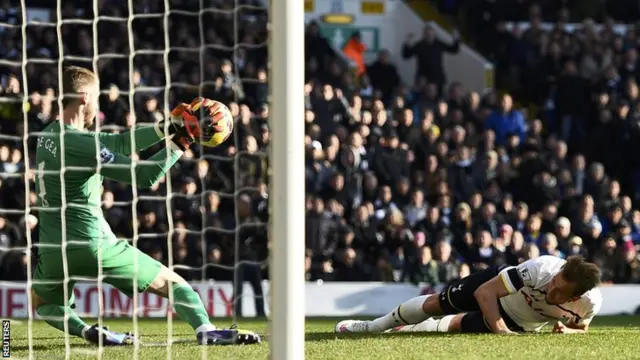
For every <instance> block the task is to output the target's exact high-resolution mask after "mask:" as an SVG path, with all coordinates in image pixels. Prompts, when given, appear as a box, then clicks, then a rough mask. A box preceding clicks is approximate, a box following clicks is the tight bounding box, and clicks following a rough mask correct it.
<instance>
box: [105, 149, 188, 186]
mask: <svg viewBox="0 0 640 360" xmlns="http://www.w3.org/2000/svg"><path fill="white" fill-rule="evenodd" d="M108 151H110V150H109V149H108V148H106V147H105V148H103V150H102V152H104V153H105V156H106V157H107V159H108V160H107V161H108V162H106V163H103V167H102V170H101V174H102V175H103V176H104V177H106V178H108V179H111V180H116V181H120V182H124V183H127V184H133V182H134V181H133V176H132V173H131V166H132V165H131V159H130V158H128V157H126V156H123V155H121V154H116V153H113V152H111V153H110V154H108V153H107V152H108ZM183 152H184V151H183V150H182V149H180V148H179V147H178V146H177V145H175V144H174V143H173V142H170V143H169V146H168V149H161V150H158V152H157V153H155V154H154V155H153V156H152V157H150V158H149V159H148V160H145V161H143V162H138V163H136V166H135V171H134V172H135V184H136V186H138V187H140V188H150V187H152V186H153V185H154V184H155V183H157V182H158V181H160V179H161V178H162V177H163V176H164V175H165V174H166V173H167V172H168V171H169V170H170V169H171V167H172V166H173V165H174V164H175V163H176V162H177V161H178V160H179V159H180V157H181V156H182V153H183ZM102 156H103V155H102V153H101V157H102ZM109 158H110V159H111V160H109Z"/></svg>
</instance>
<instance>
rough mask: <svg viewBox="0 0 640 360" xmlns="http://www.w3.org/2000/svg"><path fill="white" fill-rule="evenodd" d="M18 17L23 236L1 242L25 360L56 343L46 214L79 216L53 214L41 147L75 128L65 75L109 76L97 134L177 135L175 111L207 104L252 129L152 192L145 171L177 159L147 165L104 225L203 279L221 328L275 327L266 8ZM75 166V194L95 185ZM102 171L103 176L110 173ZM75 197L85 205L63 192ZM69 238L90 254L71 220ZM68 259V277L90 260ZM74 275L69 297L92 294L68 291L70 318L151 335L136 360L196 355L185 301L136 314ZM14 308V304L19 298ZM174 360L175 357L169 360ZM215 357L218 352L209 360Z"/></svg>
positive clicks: (13, 175)
mask: <svg viewBox="0 0 640 360" xmlns="http://www.w3.org/2000/svg"><path fill="white" fill-rule="evenodd" d="M2 4H3V6H5V7H4V8H2V9H0V39H1V40H2V41H0V42H1V43H2V45H0V52H2V57H0V69H1V72H0V74H1V88H2V91H1V93H0V163H2V164H3V168H2V169H1V171H2V172H1V174H0V175H1V176H0V184H1V185H0V190H1V191H2V196H1V198H2V199H1V200H0V230H1V232H2V234H7V233H10V235H8V237H6V236H0V246H1V250H0V256H2V260H1V261H2V268H3V269H5V271H3V273H2V278H0V281H2V287H3V288H4V291H5V293H6V292H10V291H13V293H12V294H11V295H10V303H7V302H6V301H5V302H3V305H2V307H1V308H2V317H3V318H13V319H16V320H17V322H16V323H17V324H18V327H24V328H26V331H25V332H24V339H23V343H22V346H21V347H20V348H21V349H23V352H22V353H18V354H15V355H16V356H17V357H25V358H26V357H28V358H32V357H33V356H34V353H36V356H37V351H38V350H37V349H38V343H37V342H38V337H39V336H40V335H39V333H38V332H37V331H35V329H36V324H37V323H38V322H41V321H40V320H39V319H38V315H37V314H36V312H35V311H34V310H33V309H32V307H31V305H32V298H31V295H30V294H31V288H32V285H33V281H32V280H31V279H32V277H33V272H34V269H35V266H36V260H37V254H38V251H39V250H40V248H41V246H40V244H39V239H38V236H39V235H38V227H39V224H38V214H39V213H40V212H42V211H58V212H61V214H62V215H61V216H62V217H63V219H64V216H65V215H64V214H65V209H66V208H67V207H68V204H66V203H65V200H64V199H65V196H64V195H63V196H62V199H63V200H62V202H63V203H62V206H61V207H57V208H46V209H45V208H42V207H40V206H39V205H38V198H39V197H40V196H42V195H43V194H42V191H43V190H42V187H41V189H40V193H36V188H35V182H36V181H35V180H36V178H38V177H39V176H44V172H43V171H42V169H39V168H38V166H39V164H37V161H36V157H35V155H36V149H37V147H38V146H44V147H46V146H47V144H46V143H43V144H39V143H38V138H39V135H41V134H42V133H41V131H42V130H43V129H44V128H45V127H46V126H47V125H48V124H49V123H51V122H53V121H55V120H56V118H57V117H58V116H59V115H60V109H61V106H62V102H61V97H60V96H59V94H60V89H61V79H62V70H63V69H64V68H65V67H66V66H69V65H78V66H82V67H85V68H88V69H91V70H93V71H94V72H95V73H96V74H98V75H99V78H100V86H101V96H100V109H99V111H100V113H99V115H98V117H97V118H96V122H95V130H96V131H102V132H110V133H123V132H125V131H126V130H128V129H131V128H134V127H136V126H138V125H140V124H151V123H155V122H158V121H160V120H163V119H167V117H168V114H169V111H170V109H171V108H172V107H174V106H176V105H177V104H178V103H180V102H190V101H191V99H193V98H195V97H196V96H204V97H208V98H212V99H216V100H220V101H223V102H225V103H226V104H227V105H228V106H229V108H230V109H231V111H232V113H233V114H234V115H235V116H236V118H237V121H236V126H235V130H234V134H233V136H232V138H231V139H230V140H229V141H227V143H225V144H224V145H223V146H220V147H218V148H215V149H211V148H202V147H199V146H193V147H192V148H191V149H190V150H188V151H186V153H185V154H184V155H183V156H182V158H181V159H180V161H179V163H177V164H176V165H175V166H174V167H173V168H172V170H171V171H170V173H168V174H167V176H166V177H164V178H163V179H162V180H161V181H160V182H159V183H158V184H156V185H154V186H153V187H151V188H150V189H140V188H139V187H138V186H137V184H136V183H135V169H134V168H135V166H137V165H138V166H139V165H140V164H143V163H144V162H145V161H146V159H147V158H148V157H149V156H150V154H153V153H155V152H156V151H157V150H159V149H161V148H162V147H164V146H165V145H166V144H165V143H164V142H161V143H160V144H158V145H156V146H154V147H152V148H150V149H148V150H145V151H141V152H138V153H134V154H132V155H131V158H132V159H133V160H134V161H133V166H132V169H131V174H132V177H134V179H133V180H134V184H133V186H129V185H124V184H122V183H117V182H114V181H109V180H107V179H105V181H104V184H103V187H102V188H101V189H100V191H101V193H102V195H101V198H102V209H101V210H102V212H103V214H104V217H105V219H106V220H107V222H108V223H109V225H110V227H111V229H112V230H113V232H114V233H115V235H116V236H118V238H121V239H125V241H129V242H130V243H131V244H132V245H134V246H136V247H138V248H139V249H141V250H142V251H144V252H145V253H147V254H149V255H150V256H151V257H153V258H155V259H157V260H159V261H161V262H162V263H164V264H166V265H167V266H168V267H170V268H173V269H174V270H175V271H176V272H177V273H178V274H180V275H182V276H183V277H184V278H185V279H187V280H188V281H189V282H190V284H191V285H192V286H193V287H194V288H195V289H196V291H198V293H199V294H200V296H201V298H202V299H203V303H204V304H205V306H206V308H207V311H208V312H209V315H210V317H211V318H212V322H214V323H215V324H216V325H218V326H227V325H229V324H230V323H232V322H235V320H236V318H237V317H240V316H256V315H257V316H264V315H266V313H267V312H268V308H269V306H268V304H267V303H266V300H267V299H268V296H267V290H268V287H267V286H266V285H264V283H263V279H264V278H265V277H266V271H267V266H266V265H267V262H266V261H267V249H268V240H267V227H266V223H267V212H268V196H267V183H268V171H267V169H268V163H267V157H266V149H267V146H268V144H269V139H270V131H269V124H268V122H267V116H268V114H269V107H268V103H267V96H268V89H267V74H268V71H267V21H268V16H267V4H266V1H263V0H172V1H169V0H164V1H163V0H135V1H134V0H111V1H110V0H104V1H103V0H93V1H82V0H54V1H25V0H20V1H18V0H9V1H4V2H3V3H2ZM134 140H135V139H134V137H133V136H131V141H134ZM63 146H64V145H63ZM96 146H99V144H98V141H97V138H96ZM167 151H168V150H167ZM67 156H68V155H67ZM62 161H63V163H62V171H61V172H59V174H57V175H59V176H60V179H63V178H64V177H65V174H69V173H71V172H74V171H86V170H87V169H82V168H74V167H71V166H67V165H66V163H65V162H64V161H65V156H64V155H62ZM92 171H98V172H99V171H100V167H98V168H97V169H92ZM49 175H51V174H49ZM62 183H64V181H63V182H62ZM67 186H68V185H67ZM60 191H62V193H63V194H64V193H65V192H67V191H69V189H68V188H67V189H65V188H64V186H63V188H62V189H60ZM62 224H63V225H62V227H63V228H62V234H63V236H62V239H61V240H62V247H61V250H62V249H64V248H66V247H67V246H68V245H69V244H70V243H73V242H75V241H78V239H67V236H66V235H65V234H66V233H67V229H65V228H64V220H63V221H62ZM6 229H10V230H11V231H10V232H8V230H6ZM61 253H62V254H63V255H62V256H63V261H64V262H65V264H67V263H68V262H70V261H73V260H74V259H71V258H68V256H66V252H65V251H61ZM6 269H12V270H11V271H6ZM23 269H24V270H23ZM64 269H65V278H64V279H63V280H64V283H69V282H71V283H73V282H75V284H76V286H75V290H73V293H72V292H71V290H67V288H66V287H65V294H64V297H65V299H67V300H66V302H67V304H68V299H69V298H70V297H71V295H75V301H74V306H75V311H76V312H77V313H78V314H79V315H80V316H81V317H83V318H97V321H96V322H97V323H98V324H99V325H100V326H102V325H111V327H114V328H116V329H118V330H121V331H127V330H129V331H132V332H133V333H134V334H135V335H137V336H140V335H142V343H139V344H136V346H135V348H133V350H132V354H131V357H132V358H138V356H139V355H138V353H139V351H140V348H141V347H144V346H148V345H155V346H167V347H168V348H170V347H171V346H172V344H173V343H175V342H176V341H181V340H182V339H185V340H192V339H193V336H192V333H191V331H185V329H186V328H184V327H182V328H180V326H181V325H180V324H179V323H178V321H180V322H181V320H178V318H177V317H176V316H175V314H173V311H172V307H171V303H172V301H173V299H172V298H171V297H170V298H169V299H168V300H167V299H161V298H159V297H157V296H155V295H151V294H146V293H145V294H134V297H133V298H132V300H129V298H127V297H126V296H125V295H124V294H121V293H119V292H118V291H116V290H115V289H114V288H112V287H111V286H110V285H108V284H106V283H105V282H103V281H102V271H99V274H98V277H97V278H93V279H88V278H77V277H74V276H72V275H70V274H68V270H67V269H68V265H65V266H64ZM134 281H135V279H134ZM234 284H235V286H234ZM263 288H264V291H263ZM5 298H7V299H9V297H7V295H6V294H5ZM216 317H221V318H224V319H221V320H219V321H216ZM114 318H120V319H127V320H126V322H122V321H123V320H115V319H114ZM149 318H159V319H162V321H165V320H166V323H167V327H166V328H167V330H166V331H165V330H164V327H161V326H158V329H157V330H156V331H152V332H151V333H149V331H148V328H147V329H145V328H144V326H143V325H142V324H143V319H149ZM87 322H89V321H87ZM114 324H115V325H114ZM183 324H184V323H183ZM90 325H91V324H90ZM176 329H183V330H176ZM14 331H18V330H17V329H16V330H14ZM145 331H146V332H147V333H145ZM145 340H146V341H145ZM60 341H61V342H62V341H64V353H65V357H69V356H72V355H73V354H74V353H75V352H88V351H89V352H91V353H92V354H95V355H98V356H102V353H103V347H99V348H97V350H95V351H94V349H93V348H86V347H76V346H73V344H75V343H76V342H77V341H78V340H76V339H75V338H72V337H70V336H69V335H66V334H65V335H64V337H63V335H62V334H60ZM171 354H172V352H171V351H167V357H168V358H171V356H172V355H171ZM206 355H207V353H206V350H205V349H203V351H202V356H203V357H206Z"/></svg>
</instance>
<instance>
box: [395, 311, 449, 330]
mask: <svg viewBox="0 0 640 360" xmlns="http://www.w3.org/2000/svg"><path fill="white" fill-rule="evenodd" d="M454 317H455V315H447V316H444V317H442V318H441V319H434V318H429V319H427V320H425V321H423V322H421V323H419V324H415V325H406V326H403V327H402V328H399V329H397V331H398V332H443V333H446V332H449V324H451V320H453V318H454Z"/></svg>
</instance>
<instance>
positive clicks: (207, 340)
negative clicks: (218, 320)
mask: <svg viewBox="0 0 640 360" xmlns="http://www.w3.org/2000/svg"><path fill="white" fill-rule="evenodd" d="M196 338H197V339H198V343H199V344H201V345H250V344H260V342H261V341H262V340H261V339H260V335H258V334H256V333H254V332H251V331H246V330H238V328H237V327H236V326H235V325H233V326H231V328H229V329H216V330H209V331H202V332H199V333H198V334H197V335H196Z"/></svg>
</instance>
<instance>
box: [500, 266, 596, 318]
mask: <svg viewBox="0 0 640 360" xmlns="http://www.w3.org/2000/svg"><path fill="white" fill-rule="evenodd" d="M565 263H566V261H565V260H563V259H560V258H558V257H555V256H540V257H538V258H536V259H531V260H528V261H525V262H523V263H522V264H520V265H518V266H515V267H514V266H511V267H507V268H505V269H503V270H502V271H500V278H501V279H502V281H503V283H504V285H505V287H506V288H507V290H508V291H509V294H510V295H507V296H505V297H503V298H501V299H500V304H501V305H502V308H503V309H504V311H505V312H506V313H507V315H509V317H510V318H511V320H513V321H514V322H515V323H516V324H518V325H520V327H522V328H523V329H524V330H525V331H539V330H540V329H541V328H542V327H543V326H544V325H546V324H547V323H548V322H549V321H551V320H562V321H563V322H564V320H570V319H571V320H572V321H573V322H575V323H577V324H588V323H589V322H591V320H592V319H593V317H594V316H595V315H596V314H597V313H598V312H599V311H600V307H601V306H602V295H601V294H600V290H599V289H598V288H595V289H592V290H590V291H588V292H586V293H585V294H584V295H582V296H581V297H580V299H578V300H576V301H572V302H568V303H565V304H562V305H551V304H547V302H546V301H545V294H546V292H547V287H548V285H549V283H550V282H551V280H552V279H553V277H554V276H555V275H556V274H557V273H559V272H560V270H561V269H562V266H563V265H564V264H565ZM511 269H516V270H517V278H514V276H516V275H514V274H515V273H514V272H513V271H511V272H509V270H511Z"/></svg>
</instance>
